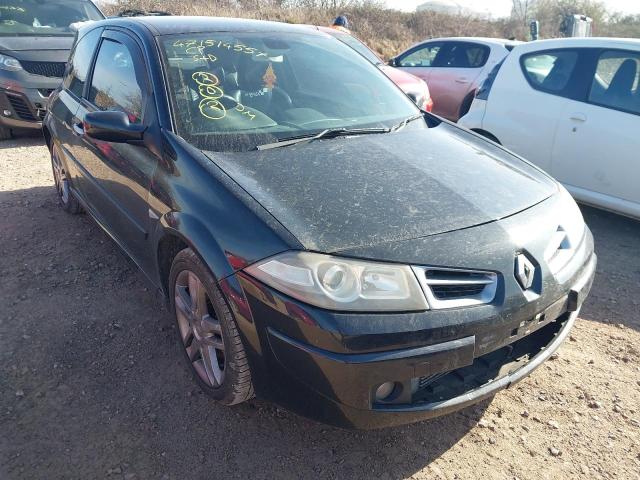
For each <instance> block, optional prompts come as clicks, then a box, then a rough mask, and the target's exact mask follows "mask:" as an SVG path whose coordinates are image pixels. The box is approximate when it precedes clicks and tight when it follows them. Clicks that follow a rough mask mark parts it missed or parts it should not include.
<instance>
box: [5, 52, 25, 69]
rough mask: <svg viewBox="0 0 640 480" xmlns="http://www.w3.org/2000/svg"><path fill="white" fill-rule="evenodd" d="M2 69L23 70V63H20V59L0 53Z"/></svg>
mask: <svg viewBox="0 0 640 480" xmlns="http://www.w3.org/2000/svg"><path fill="white" fill-rule="evenodd" d="M0 69H2V70H11V71H18V70H22V65H20V62H19V61H18V59H16V58H13V57H10V56H9V55H3V54H2V53H0Z"/></svg>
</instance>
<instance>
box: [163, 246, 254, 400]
mask: <svg viewBox="0 0 640 480" xmlns="http://www.w3.org/2000/svg"><path fill="white" fill-rule="evenodd" d="M169 285H170V288H171V309H172V311H173V312H174V315H175V318H176V322H177V325H178V333H179V337H180V341H181V343H182V346H183V351H184V354H185V358H186V360H187V363H188V365H189V369H190V370H191V372H192V374H193V376H194V378H195V379H196V381H197V382H198V384H199V385H200V387H201V388H202V389H203V390H204V391H205V393H207V394H208V395H209V396H211V397H212V398H214V399H215V400H217V401H219V402H220V403H223V404H225V405H234V404H237V403H241V402H244V401H245V400H248V399H250V398H251V397H253V384H252V383H251V371H250V369H249V363H248V361H247V355H246V353H245V350H244V346H243V344H242V339H241V338H240V334H239V332H238V327H237V324H236V321H235V319H234V317H233V314H232V313H231V311H230V310H229V307H228V306H227V303H226V301H225V299H224V297H223V296H222V292H221V291H220V288H219V287H218V286H217V284H216V282H215V280H214V278H213V276H212V275H211V274H210V273H209V270H208V269H207V267H206V266H205V265H204V263H203V262H202V260H200V258H199V257H198V256H197V255H196V254H195V253H194V252H193V250H191V249H190V248H187V249H185V250H182V251H181V252H180V253H178V255H176V257H175V259H174V260H173V264H172V266H171V273H170V275H169Z"/></svg>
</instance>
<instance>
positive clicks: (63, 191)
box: [51, 146, 82, 215]
mask: <svg viewBox="0 0 640 480" xmlns="http://www.w3.org/2000/svg"><path fill="white" fill-rule="evenodd" d="M51 167H52V168H53V180H54V182H55V186H56V193H57V194H58V201H59V202H60V206H61V207H62V209H63V210H64V211H65V212H67V213H70V214H72V215H75V214H77V213H80V212H82V207H81V206H80V202H78V200H77V199H76V197H74V196H73V193H72V192H71V187H70V185H69V179H68V178H67V171H66V170H65V168H64V165H63V164H62V159H61V158H60V154H59V153H58V149H57V148H56V147H55V146H53V147H52V148H51Z"/></svg>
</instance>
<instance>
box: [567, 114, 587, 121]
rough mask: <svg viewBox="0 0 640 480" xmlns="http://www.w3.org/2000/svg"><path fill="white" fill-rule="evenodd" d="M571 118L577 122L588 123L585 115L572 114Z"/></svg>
mask: <svg viewBox="0 0 640 480" xmlns="http://www.w3.org/2000/svg"><path fill="white" fill-rule="evenodd" d="M569 118H570V119H571V120H573V121H575V122H586V121H587V116H586V115H585V114H584V113H572V114H571V115H569Z"/></svg>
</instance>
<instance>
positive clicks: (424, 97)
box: [317, 27, 433, 112]
mask: <svg viewBox="0 0 640 480" xmlns="http://www.w3.org/2000/svg"><path fill="white" fill-rule="evenodd" d="M317 28H318V30H320V31H322V32H325V33H328V34H329V35H331V36H333V37H335V38H337V39H338V40H340V41H341V42H342V43H344V44H346V45H348V46H350V47H351V48H353V49H354V50H355V51H356V52H358V53H359V54H360V55H362V56H363V57H365V58H366V59H367V60H369V61H370V62H371V63H373V64H374V65H376V66H377V67H378V68H379V69H380V70H382V71H383V72H384V74H385V75H386V76H387V77H389V78H390V79H391V81H392V82H393V83H395V84H396V85H398V87H400V88H401V89H402V91H403V92H404V93H406V94H407V95H408V96H409V97H411V99H412V100H413V101H414V102H416V105H418V107H419V108H421V109H422V110H425V111H427V112H430V111H432V110H433V100H432V99H431V94H430V93H429V87H428V86H427V83H426V82H425V81H424V80H422V79H420V78H418V77H416V76H415V75H411V74H410V73H407V72H403V71H402V70H399V69H397V68H394V67H390V66H389V65H386V64H385V63H384V62H383V61H382V59H381V58H380V57H379V56H378V55H377V54H376V53H375V52H374V51H373V50H371V49H370V48H369V47H367V45H365V44H364V43H363V42H361V41H360V40H359V39H358V38H357V37H354V36H353V35H350V34H348V33H345V32H342V31H340V30H336V29H335V28H331V27H317Z"/></svg>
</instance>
